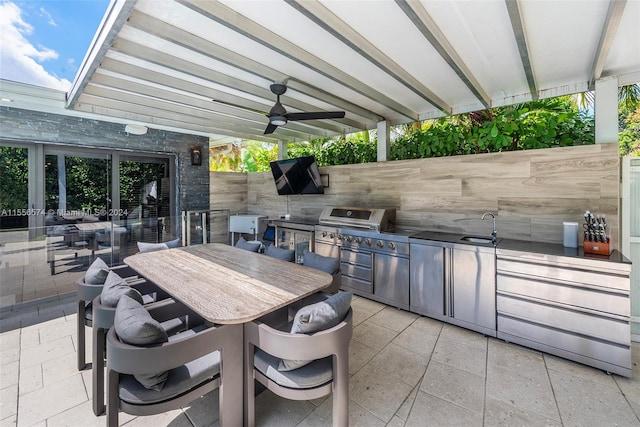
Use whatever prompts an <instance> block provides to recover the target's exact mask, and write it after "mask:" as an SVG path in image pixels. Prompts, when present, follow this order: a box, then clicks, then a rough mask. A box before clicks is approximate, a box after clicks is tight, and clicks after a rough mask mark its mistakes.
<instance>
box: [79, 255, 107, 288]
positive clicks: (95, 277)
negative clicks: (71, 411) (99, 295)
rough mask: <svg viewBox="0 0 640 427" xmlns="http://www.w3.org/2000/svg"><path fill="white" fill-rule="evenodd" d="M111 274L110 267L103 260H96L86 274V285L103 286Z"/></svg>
mask: <svg viewBox="0 0 640 427" xmlns="http://www.w3.org/2000/svg"><path fill="white" fill-rule="evenodd" d="M108 274H109V266H108V265H107V263H106V262H104V261H103V260H102V258H96V260H95V261H93V263H92V264H91V265H90V266H89V268H88V269H87V272H86V273H85V274H84V283H87V284H89V285H103V284H104V281H105V280H106V279H107V275H108Z"/></svg>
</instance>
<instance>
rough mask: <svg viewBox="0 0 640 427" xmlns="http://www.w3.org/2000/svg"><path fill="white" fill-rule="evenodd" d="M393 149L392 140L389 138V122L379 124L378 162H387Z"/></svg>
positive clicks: (384, 121)
mask: <svg viewBox="0 0 640 427" xmlns="http://www.w3.org/2000/svg"><path fill="white" fill-rule="evenodd" d="M390 147H391V138H390V137H389V126H388V125H387V121H386V120H383V121H381V122H378V161H379V162H386V161H387V160H389V151H390Z"/></svg>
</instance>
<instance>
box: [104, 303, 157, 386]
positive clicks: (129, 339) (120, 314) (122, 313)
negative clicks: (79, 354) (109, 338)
mask: <svg viewBox="0 0 640 427" xmlns="http://www.w3.org/2000/svg"><path fill="white" fill-rule="evenodd" d="M113 327H114V328H115V331H116V334H117V335H118V338H120V340H121V341H122V342H124V343H125V344H129V345H136V346H149V345H154V344H162V343H164V342H167V341H169V337H168V336H167V333H166V331H165V330H164V328H163V327H162V325H161V324H160V323H159V322H158V321H156V320H155V319H153V317H151V315H150V314H149V312H148V311H147V310H146V309H145V308H144V307H143V306H142V304H140V303H139V302H138V301H136V300H134V299H132V298H130V297H128V296H127V295H123V296H122V297H121V298H120V302H118V307H117V308H116V315H115V318H114V321H113ZM168 375H169V373H168V371H164V372H157V373H152V374H136V375H134V377H135V379H136V380H138V381H139V382H140V384H142V385H143V386H144V387H145V388H147V389H149V390H156V391H160V390H162V387H163V386H164V383H165V382H166V381H167V377H168Z"/></svg>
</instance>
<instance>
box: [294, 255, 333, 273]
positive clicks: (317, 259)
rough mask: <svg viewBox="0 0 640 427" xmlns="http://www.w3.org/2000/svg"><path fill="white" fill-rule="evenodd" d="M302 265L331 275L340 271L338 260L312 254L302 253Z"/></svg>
mask: <svg viewBox="0 0 640 427" xmlns="http://www.w3.org/2000/svg"><path fill="white" fill-rule="evenodd" d="M302 265H304V266H306V267H311V268H315V269H316V270H320V271H324V272H325V273H329V274H331V275H333V274H336V273H337V272H339V271H340V259H338V258H331V257H326V256H322V255H318V254H316V253H314V252H309V251H306V250H305V251H304V262H303V263H302Z"/></svg>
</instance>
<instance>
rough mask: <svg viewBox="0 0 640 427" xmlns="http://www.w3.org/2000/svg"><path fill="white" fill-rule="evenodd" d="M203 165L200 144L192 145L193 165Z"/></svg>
mask: <svg viewBox="0 0 640 427" xmlns="http://www.w3.org/2000/svg"><path fill="white" fill-rule="evenodd" d="M201 165H202V152H201V151H200V146H197V147H191V166H201Z"/></svg>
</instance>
